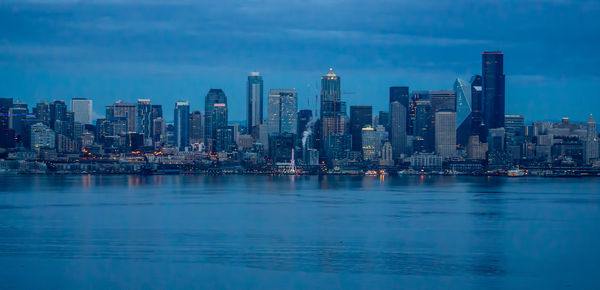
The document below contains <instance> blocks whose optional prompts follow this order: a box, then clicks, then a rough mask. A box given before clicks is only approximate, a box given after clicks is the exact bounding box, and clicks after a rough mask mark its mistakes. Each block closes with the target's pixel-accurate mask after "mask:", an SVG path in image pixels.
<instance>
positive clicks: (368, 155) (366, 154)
mask: <svg viewBox="0 0 600 290" xmlns="http://www.w3.org/2000/svg"><path fill="white" fill-rule="evenodd" d="M350 110H352V108H351V109H350ZM361 135H362V136H361V149H362V156H363V159H364V160H377V157H378V154H379V151H380V150H381V139H380V138H379V133H377V131H375V130H374V129H373V128H372V127H370V126H369V127H364V128H362V129H361ZM352 142H353V143H354V139H352Z"/></svg>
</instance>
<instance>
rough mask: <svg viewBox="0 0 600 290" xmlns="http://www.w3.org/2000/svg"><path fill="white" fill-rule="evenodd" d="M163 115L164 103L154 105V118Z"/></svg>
mask: <svg viewBox="0 0 600 290" xmlns="http://www.w3.org/2000/svg"><path fill="white" fill-rule="evenodd" d="M162 117H163V110H162V105H152V120H154V119H156V118H162Z"/></svg>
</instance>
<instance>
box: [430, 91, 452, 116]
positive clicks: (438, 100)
mask: <svg viewBox="0 0 600 290" xmlns="http://www.w3.org/2000/svg"><path fill="white" fill-rule="evenodd" d="M429 99H430V100H431V107H432V108H433V111H434V112H436V113H437V112H440V111H450V112H456V92H455V91H429Z"/></svg>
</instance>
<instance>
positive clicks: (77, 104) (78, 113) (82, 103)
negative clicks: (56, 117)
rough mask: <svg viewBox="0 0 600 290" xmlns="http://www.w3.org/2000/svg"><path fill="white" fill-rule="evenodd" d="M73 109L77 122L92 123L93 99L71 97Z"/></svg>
mask: <svg viewBox="0 0 600 290" xmlns="http://www.w3.org/2000/svg"><path fill="white" fill-rule="evenodd" d="M71 111H73V113H74V114H75V122H79V123H81V124H84V125H85V124H92V100H88V99H86V98H73V99H71Z"/></svg>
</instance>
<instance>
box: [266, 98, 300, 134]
mask: <svg viewBox="0 0 600 290" xmlns="http://www.w3.org/2000/svg"><path fill="white" fill-rule="evenodd" d="M267 114H268V115H269V116H268V117H269V119H268V125H269V134H283V133H291V134H296V133H297V130H298V124H297V117H298V115H297V114H298V98H297V95H296V89H291V90H290V89H271V90H270V91H269V100H268V107H267Z"/></svg>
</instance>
